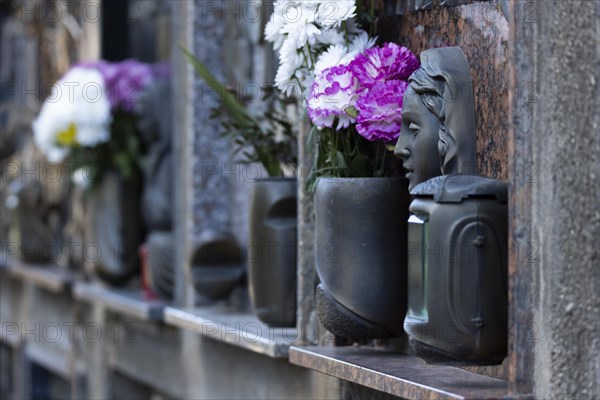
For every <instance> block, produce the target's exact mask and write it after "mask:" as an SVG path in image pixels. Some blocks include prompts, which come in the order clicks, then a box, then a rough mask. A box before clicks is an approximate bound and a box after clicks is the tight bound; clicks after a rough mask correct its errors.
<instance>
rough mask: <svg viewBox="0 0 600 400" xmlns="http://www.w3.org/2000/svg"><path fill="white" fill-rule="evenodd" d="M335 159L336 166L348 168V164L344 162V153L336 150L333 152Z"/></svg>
mask: <svg viewBox="0 0 600 400" xmlns="http://www.w3.org/2000/svg"><path fill="white" fill-rule="evenodd" d="M335 161H336V165H337V166H338V168H340V169H347V168H348V164H347V163H346V159H345V158H344V155H343V154H342V152H340V151H337V152H336V153H335Z"/></svg>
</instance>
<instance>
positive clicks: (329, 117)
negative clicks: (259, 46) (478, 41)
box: [265, 0, 419, 189]
mask: <svg viewBox="0 0 600 400" xmlns="http://www.w3.org/2000/svg"><path fill="white" fill-rule="evenodd" d="M361 3H362V2H361ZM374 5H375V2H374V1H371V7H370V14H369V15H367V16H366V17H364V16H363V17H362V18H361V19H362V20H366V21H372V20H373V18H374ZM361 11H362V6H360V7H357V6H356V4H355V2H354V1H307V2H297V1H289V0H288V1H278V2H276V3H275V8H274V13H273V16H272V18H271V20H270V21H269V23H268V24H267V26H266V28H265V38H266V39H267V40H269V41H271V42H273V46H274V48H275V49H276V50H278V51H279V68H278V71H277V76H276V79H275V83H276V86H277V88H279V89H280V90H281V91H282V92H283V93H285V94H286V95H290V94H300V95H301V96H302V97H303V98H304V99H305V105H306V109H307V112H308V116H309V118H310V120H311V122H312V124H313V129H312V131H311V133H310V135H309V146H310V145H314V146H315V148H316V151H317V153H316V154H315V164H314V166H313V170H312V174H311V177H310V178H309V181H308V186H309V189H310V188H312V187H314V184H315V182H316V179H317V178H318V177H319V176H334V177H368V176H383V175H384V173H385V160H386V153H387V152H388V149H387V148H386V145H387V146H389V147H391V146H392V145H393V144H394V143H395V141H396V139H397V138H398V136H399V133H400V127H401V122H402V115H401V111H402V98H403V95H404V92H405V91H406V89H407V88H408V83H407V79H408V77H409V76H410V75H411V74H412V73H413V72H414V71H415V70H417V69H418V68H419V62H418V60H417V58H416V56H415V55H414V54H413V53H412V52H411V51H410V50H408V49H407V48H405V47H401V46H399V45H397V44H395V43H385V44H383V45H382V46H375V42H376V38H374V37H371V36H370V35H369V34H368V33H367V32H366V31H365V30H363V29H362V28H361V27H360V26H359V23H358V22H357V18H359V16H358V15H357V13H359V12H361Z"/></svg>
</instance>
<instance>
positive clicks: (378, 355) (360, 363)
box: [289, 347, 508, 399]
mask: <svg viewBox="0 0 600 400" xmlns="http://www.w3.org/2000/svg"><path fill="white" fill-rule="evenodd" d="M289 358H290V362H291V363H292V364H295V365H299V366H302V367H305V368H309V369H312V370H315V371H319V372H322V373H325V374H328V375H331V376H334V377H337V378H340V379H344V380H347V381H351V382H354V383H357V384H360V385H363V386H367V387H369V388H372V389H376V390H380V391H382V392H386V393H389V394H393V395H396V396H400V397H403V398H407V399H501V398H505V397H506V396H507V395H508V383H507V382H506V381H504V380H501V379H496V378H491V377H487V376H483V375H478V374H474V373H472V372H469V371H465V370H464V369H460V368H456V367H450V366H444V365H432V364H427V363H425V362H424V361H423V360H421V359H420V358H417V357H413V356H407V355H402V354H398V353H395V352H392V351H388V350H380V349H375V348H370V347H291V348H290V350H289Z"/></svg>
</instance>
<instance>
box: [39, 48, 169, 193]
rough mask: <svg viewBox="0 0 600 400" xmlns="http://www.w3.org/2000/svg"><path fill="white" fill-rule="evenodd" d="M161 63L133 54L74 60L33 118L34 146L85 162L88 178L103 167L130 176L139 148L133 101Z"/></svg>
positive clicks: (56, 158) (58, 158)
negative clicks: (122, 57) (112, 59)
mask: <svg viewBox="0 0 600 400" xmlns="http://www.w3.org/2000/svg"><path fill="white" fill-rule="evenodd" d="M163 69H164V68H162V69H161V66H151V65H149V64H145V63H141V62H139V61H136V60H126V61H122V62H118V63H112V62H107V61H96V62H88V63H82V64H79V65H76V66H74V67H73V68H71V69H70V70H69V71H68V72H67V73H66V74H65V75H64V76H63V77H62V78H61V79H60V80H59V81H58V82H57V83H56V84H55V85H54V86H53V89H52V93H51V94H50V96H49V97H48V98H47V99H46V100H45V101H44V104H43V105H42V108H41V110H40V113H39V115H38V117H37V118H36V119H35V120H34V122H33V133H34V140H35V143H36V145H37V147H38V148H39V149H40V150H41V151H42V153H43V154H44V155H45V156H46V158H47V159H48V160H49V161H51V162H63V161H65V160H68V161H69V162H70V163H71V164H72V165H73V167H74V169H75V170H77V169H82V168H85V175H86V179H87V180H88V181H93V182H97V181H98V179H99V178H100V176H101V175H102V173H103V172H104V171H106V170H116V171H117V172H119V173H120V174H121V175H122V176H124V177H125V178H129V177H131V176H132V174H133V173H136V172H137V170H138V169H139V164H140V159H141V153H142V148H141V147H142V146H141V144H140V139H139V137H138V133H137V131H136V118H137V110H136V105H137V104H138V102H139V99H140V96H141V95H142V93H143V91H144V90H146V89H147V88H148V87H149V85H150V84H151V83H152V82H154V80H155V79H157V78H159V77H161V76H163V75H164V74H165V73H166V71H163Z"/></svg>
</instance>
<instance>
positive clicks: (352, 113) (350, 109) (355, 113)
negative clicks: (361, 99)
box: [344, 106, 358, 118]
mask: <svg viewBox="0 0 600 400" xmlns="http://www.w3.org/2000/svg"><path fill="white" fill-rule="evenodd" d="M344 111H346V114H348V115H349V116H351V117H352V118H356V117H357V116H358V110H357V109H356V108H355V107H354V106H349V107H346V109H345V110H344Z"/></svg>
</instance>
